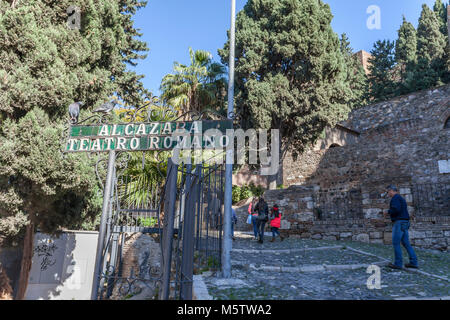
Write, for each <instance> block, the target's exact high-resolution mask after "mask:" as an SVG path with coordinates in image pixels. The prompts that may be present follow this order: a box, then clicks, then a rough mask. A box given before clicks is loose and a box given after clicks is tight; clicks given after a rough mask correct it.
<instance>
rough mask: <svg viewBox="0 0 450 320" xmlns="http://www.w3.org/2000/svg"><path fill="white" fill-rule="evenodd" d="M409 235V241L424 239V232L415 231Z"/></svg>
mask: <svg viewBox="0 0 450 320" xmlns="http://www.w3.org/2000/svg"><path fill="white" fill-rule="evenodd" d="M409 235H410V238H411V239H423V238H425V237H426V235H425V232H423V231H415V230H412V231H411V232H410V233H409Z"/></svg>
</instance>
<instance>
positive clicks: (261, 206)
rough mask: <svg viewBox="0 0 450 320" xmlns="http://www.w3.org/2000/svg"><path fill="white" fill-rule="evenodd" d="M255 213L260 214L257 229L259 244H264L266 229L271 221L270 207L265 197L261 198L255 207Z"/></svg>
mask: <svg viewBox="0 0 450 320" xmlns="http://www.w3.org/2000/svg"><path fill="white" fill-rule="evenodd" d="M255 211H256V212H257V213H258V216H257V217H256V219H257V220H256V227H257V229H258V235H259V240H258V242H259V243H263V242H264V227H265V226H266V222H267V221H268V220H269V206H268V205H267V202H266V201H265V200H264V198H263V197H260V198H259V201H258V203H257V204H256V206H255Z"/></svg>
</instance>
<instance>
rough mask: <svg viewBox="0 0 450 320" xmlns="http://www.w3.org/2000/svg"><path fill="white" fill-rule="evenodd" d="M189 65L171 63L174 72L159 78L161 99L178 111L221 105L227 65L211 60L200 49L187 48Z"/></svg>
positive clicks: (219, 107) (214, 108)
mask: <svg viewBox="0 0 450 320" xmlns="http://www.w3.org/2000/svg"><path fill="white" fill-rule="evenodd" d="M189 55H190V60H191V64H190V65H189V66H186V65H183V64H180V63H178V62H175V63H174V67H173V70H174V72H173V73H171V74H168V75H166V76H165V77H164V78H163V80H162V82H161V91H162V95H161V99H162V101H163V102H164V103H165V104H168V105H171V106H172V107H174V108H175V109H177V110H178V111H179V112H180V113H186V112H188V111H204V110H206V109H212V110H215V111H221V110H222V109H223V108H224V101H225V94H226V91H225V86H226V79H225V74H226V69H225V67H224V66H223V65H222V64H220V63H217V62H213V61H212V55H211V54H210V53H209V52H207V51H203V50H196V51H195V52H194V50H192V48H189Z"/></svg>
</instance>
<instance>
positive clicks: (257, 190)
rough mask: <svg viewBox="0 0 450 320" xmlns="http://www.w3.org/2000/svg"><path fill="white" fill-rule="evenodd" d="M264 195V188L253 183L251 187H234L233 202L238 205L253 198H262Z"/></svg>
mask: <svg viewBox="0 0 450 320" xmlns="http://www.w3.org/2000/svg"><path fill="white" fill-rule="evenodd" d="M263 193H264V188H263V187H261V186H255V185H254V184H253V183H250V184H249V185H245V184H244V185H242V186H241V187H239V186H233V189H232V201H233V204H236V203H238V202H239V201H241V200H246V199H249V198H252V197H259V196H262V195H263Z"/></svg>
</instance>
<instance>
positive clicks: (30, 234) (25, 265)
mask: <svg viewBox="0 0 450 320" xmlns="http://www.w3.org/2000/svg"><path fill="white" fill-rule="evenodd" d="M33 240H34V224H33V223H31V222H30V224H29V225H28V226H27V229H26V232H25V239H24V241H23V254H22V266H21V268H20V278H19V288H18V290H17V295H16V300H24V299H25V293H26V291H27V286H28V278H29V276H30V270H31V261H32V259H33Z"/></svg>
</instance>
